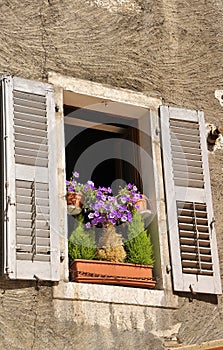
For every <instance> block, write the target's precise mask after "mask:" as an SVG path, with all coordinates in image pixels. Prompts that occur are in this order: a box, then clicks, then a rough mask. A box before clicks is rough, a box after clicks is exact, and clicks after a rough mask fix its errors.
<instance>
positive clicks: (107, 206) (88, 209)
mask: <svg viewBox="0 0 223 350" xmlns="http://www.w3.org/2000/svg"><path fill="white" fill-rule="evenodd" d="M72 181H73V180H72ZM69 183H70V182H69ZM79 185H80V184H79ZM75 186H77V185H76V184H75ZM80 190H81V191H82V194H83V203H82V207H81V213H80V214H79V216H78V218H77V220H78V221H79V223H78V224H77V225H76V229H75V230H74V232H73V233H72V235H71V237H70V239H69V253H70V256H72V257H73V258H74V261H73V262H72V264H71V266H70V272H71V280H72V281H77V282H90V283H106V284H121V285H132V286H139V285H140V286H142V287H154V286H155V281H154V280H153V278H152V273H151V272H150V274H148V272H147V271H146V272H145V273H143V271H144V270H145V269H146V268H145V267H144V266H142V265H141V262H140V261H139V262H137V261H136V262H135V261H134V262H133V263H131V262H132V261H131V259H130V251H131V252H132V249H130V248H131V247H130V246H128V244H127V245H126V244H125V246H124V243H123V235H122V230H120V227H121V228H123V227H124V226H125V227H128V229H127V235H128V238H127V239H128V240H130V241H131V238H133V237H132V236H133V231H134V235H135V236H137V235H138V234H140V235H141V236H140V237H141V241H142V242H144V248H145V244H146V243H148V242H149V241H148V237H147V235H146V231H145V230H144V226H143V221H142V219H141V217H140V214H139V212H138V210H139V206H138V205H137V201H138V200H140V199H141V198H142V195H141V194H140V193H139V192H138V189H137V187H136V186H134V185H132V184H128V185H127V186H125V187H124V188H120V189H119V191H118V193H117V195H116V196H114V195H113V194H112V190H111V188H110V187H108V188H106V187H99V188H95V186H94V184H93V182H91V181H88V182H87V183H85V184H82V187H81V189H80ZM136 213H138V214H136ZM139 218H140V220H141V221H140V225H141V226H140V225H139ZM137 225H138V229H137ZM137 230H138V231H137ZM89 234H90V235H89ZM75 237H76V242H75V245H74V238H75ZM77 237H78V242H77ZM89 237H91V238H92V237H94V239H95V241H94V242H95V243H94V244H93V243H92V241H91V244H90V246H91V247H89V246H88V248H93V251H92V250H90V254H91V253H93V255H92V258H91V260H87V258H84V254H86V249H85V248H86V244H85V243H84V238H85V239H86V240H87V242H89ZM80 238H81V239H80ZM146 238H147V239H146ZM136 242H138V241H137V240H136ZM77 243H78V244H77ZM81 244H84V245H85V248H83V249H82V248H81V247H80V245H81ZM92 244H93V245H92ZM95 244H96V246H97V248H96V246H95ZM144 248H143V249H144ZM74 252H75V254H74ZM88 253H89V251H87V256H89V255H88ZM126 259H127V260H126ZM125 260H126V261H127V262H126V263H125V262H124V261H125ZM143 263H147V262H144V261H143ZM136 264H137V265H136ZM139 264H140V265H139ZM150 268H151V266H150ZM136 270H138V272H137V271H136Z"/></svg>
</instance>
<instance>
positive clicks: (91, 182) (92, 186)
mask: <svg viewBox="0 0 223 350" xmlns="http://www.w3.org/2000/svg"><path fill="white" fill-rule="evenodd" d="M87 184H88V187H89V188H91V189H92V190H95V187H94V182H93V181H90V180H89V181H88V182H87Z"/></svg>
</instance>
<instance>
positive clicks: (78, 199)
mask: <svg viewBox="0 0 223 350" xmlns="http://www.w3.org/2000/svg"><path fill="white" fill-rule="evenodd" d="M83 201H84V195H83V193H81V192H68V193H67V212H68V214H69V215H77V214H80V212H81V210H82V206H83Z"/></svg>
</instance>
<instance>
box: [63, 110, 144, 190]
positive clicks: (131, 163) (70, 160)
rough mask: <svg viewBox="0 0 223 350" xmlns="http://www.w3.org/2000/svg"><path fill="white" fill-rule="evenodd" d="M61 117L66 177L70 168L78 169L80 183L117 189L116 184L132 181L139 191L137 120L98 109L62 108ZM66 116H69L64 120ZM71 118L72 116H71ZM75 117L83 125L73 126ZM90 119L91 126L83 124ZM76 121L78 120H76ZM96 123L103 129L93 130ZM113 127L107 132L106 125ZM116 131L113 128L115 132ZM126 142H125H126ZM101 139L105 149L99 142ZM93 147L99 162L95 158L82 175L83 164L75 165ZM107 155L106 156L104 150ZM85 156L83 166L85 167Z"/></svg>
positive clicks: (69, 172) (140, 182)
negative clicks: (62, 118) (86, 172)
mask: <svg viewBox="0 0 223 350" xmlns="http://www.w3.org/2000/svg"><path fill="white" fill-rule="evenodd" d="M64 116H65V142H66V178H67V179H69V178H70V176H71V175H72V172H73V171H74V170H76V171H78V172H80V179H79V180H80V182H85V181H87V180H92V181H93V182H94V183H95V185H96V186H97V187H98V186H112V189H113V192H116V191H117V188H118V187H119V185H122V184H125V183H129V182H131V183H134V184H135V185H136V186H137V187H138V188H139V190H140V191H141V190H142V181H141V178H140V175H139V174H140V160H139V159H140V157H139V155H138V154H137V153H138V151H137V147H136V145H137V144H138V143H139V137H138V130H137V128H136V126H137V120H135V119H131V120H129V119H128V118H123V117H119V116H112V115H106V114H103V113H100V112H95V111H90V110H84V109H78V108H73V107H69V106H65V107H64ZM66 117H69V121H68V123H67V122H66ZM71 118H72V119H71ZM75 118H76V120H77V119H78V121H80V120H81V121H82V122H83V126H80V125H78V126H77V125H75ZM89 121H90V122H93V123H95V125H96V127H95V125H94V126H93V127H85V126H84V122H89ZM79 124H80V122H79ZM98 125H100V127H101V128H102V129H103V130H99V129H97V127H98ZM107 126H108V127H109V126H110V127H111V126H112V127H114V131H112V130H113V129H111V130H109V131H107V130H106V128H107ZM116 130H117V131H116ZM126 141H127V142H126ZM103 142H105V145H106V150H105V149H104V147H103V145H104V143H103ZM93 147H96V153H97V154H95V155H92V156H91V157H90V156H89V157H90V158H92V157H94V156H95V158H96V157H97V159H98V155H99V153H100V154H101V161H100V157H99V161H98V160H97V161H95V164H94V166H92V168H91V174H90V178H89V171H88V175H87V178H86V177H85V176H86V174H85V168H84V167H85V166H84V165H82V166H81V169H79V168H78V161H79V159H81V157H82V155H83V154H84V153H85V152H86V151H88V150H91V148H93ZM106 152H107V153H108V156H107V153H106ZM90 160H91V159H87V162H85V165H86V167H87V165H88V164H87V163H88V161H90Z"/></svg>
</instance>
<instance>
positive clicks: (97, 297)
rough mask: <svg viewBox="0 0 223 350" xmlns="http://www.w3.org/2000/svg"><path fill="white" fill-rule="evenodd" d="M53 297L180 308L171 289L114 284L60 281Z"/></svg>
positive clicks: (55, 287)
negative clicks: (152, 288)
mask: <svg viewBox="0 0 223 350" xmlns="http://www.w3.org/2000/svg"><path fill="white" fill-rule="evenodd" d="M53 298H54V299H60V300H73V301H89V302H99V303H113V304H125V305H137V306H151V307H161V308H163V307H165V308H173V309H176V308H178V297H177V296H175V295H173V294H172V292H171V291H164V290H151V289H143V288H130V287H122V286H113V285H98V284H88V283H75V282H60V283H59V284H58V285H57V286H54V290H53Z"/></svg>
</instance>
